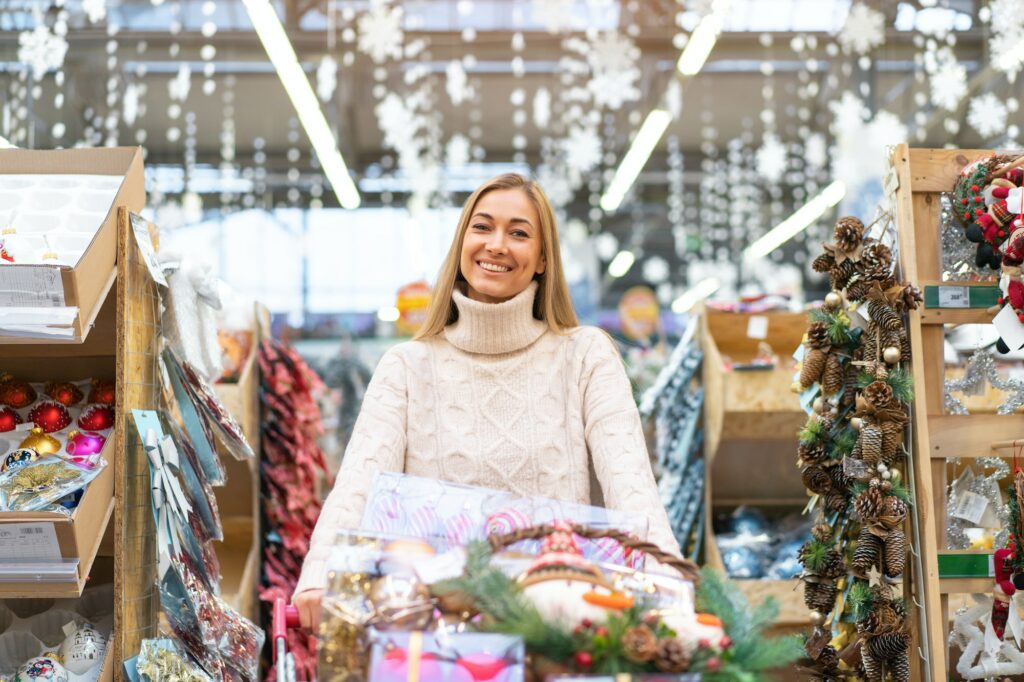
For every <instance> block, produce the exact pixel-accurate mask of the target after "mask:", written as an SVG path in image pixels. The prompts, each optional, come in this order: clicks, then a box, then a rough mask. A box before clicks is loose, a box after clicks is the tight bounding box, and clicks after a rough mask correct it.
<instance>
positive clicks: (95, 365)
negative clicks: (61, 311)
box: [0, 296, 121, 598]
mask: <svg viewBox="0 0 1024 682" xmlns="http://www.w3.org/2000/svg"><path fill="white" fill-rule="evenodd" d="M115 307H116V306H115V300H114V297H113V296H111V297H110V299H109V301H108V302H107V305H105V306H104V307H103V308H104V310H103V312H102V313H101V315H102V316H103V317H106V316H109V315H111V314H112V311H113V310H114V309H115ZM100 340H101V335H97V337H96V339H95V340H92V341H90V342H89V343H86V344H83V345H82V346H60V345H49V346H21V347H18V346H8V347H6V348H4V349H3V350H0V364H2V365H3V367H4V370H5V371H8V372H10V373H12V374H13V375H15V376H16V377H18V378H20V379H25V380H27V381H34V382H35V381H47V380H52V379H66V380H79V379H85V378H101V379H110V378H113V376H114V369H115V360H114V355H113V352H114V349H113V347H112V346H106V347H97V342H98V341H100ZM14 349H17V350H18V351H19V354H26V355H22V356H20V357H19V356H18V355H16V354H14V353H10V352H8V351H9V350H14ZM83 349H87V350H88V351H89V352H90V353H96V354H88V355H78V354H76V353H77V352H79V351H81V350H83ZM29 352H32V353H33V355H31V356H27V353H29ZM117 447H118V443H117V438H116V437H115V436H114V432H111V434H110V437H109V438H108V439H107V442H106V444H105V446H104V448H103V457H104V459H106V460H107V467H106V468H105V469H104V470H103V471H102V472H101V473H100V474H99V476H97V477H96V478H95V479H94V480H93V481H92V482H91V483H90V484H89V486H88V487H87V488H86V489H85V493H84V494H83V495H82V500H81V502H79V504H78V507H77V508H76V509H75V511H74V513H73V514H72V516H71V517H70V518H68V517H66V516H64V515H62V514H57V513H50V512H0V529H2V528H3V526H4V525H7V524H53V529H54V531H55V534H56V537H57V543H58V545H59V547H60V554H61V557H62V558H65V559H78V566H77V569H76V571H75V574H74V577H73V579H70V580H68V581H67V582H38V581H30V582H28V581H27V582H3V581H2V580H0V598H19V597H61V598H63V597H76V596H79V595H81V593H82V589H83V588H84V587H85V583H86V580H87V579H88V577H89V573H90V571H91V569H92V565H93V561H94V559H95V558H96V555H97V553H98V551H99V547H100V543H101V541H102V540H103V535H104V532H105V531H106V528H107V525H108V523H109V522H110V519H111V517H112V516H113V512H114V478H115V470H116V469H117V462H116V458H117V457H119V456H121V453H120V452H118V451H117Z"/></svg>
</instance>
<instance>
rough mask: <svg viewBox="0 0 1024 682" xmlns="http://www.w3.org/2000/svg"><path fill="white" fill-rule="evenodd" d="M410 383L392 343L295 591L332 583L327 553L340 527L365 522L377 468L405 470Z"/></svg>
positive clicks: (365, 402) (376, 372)
mask: <svg viewBox="0 0 1024 682" xmlns="http://www.w3.org/2000/svg"><path fill="white" fill-rule="evenodd" d="M406 387H407V383H406V367H405V363H404V362H403V360H402V357H401V355H400V354H399V353H398V352H396V349H394V348H392V349H391V350H389V351H388V352H387V353H385V354H384V357H382V358H381V360H380V363H378V365H377V369H376V370H374V373H373V378H372V379H371V380H370V384H369V386H368V387H367V389H366V395H365V396H363V404H362V408H361V409H360V411H359V418H358V419H357V420H356V424H355V427H354V428H353V430H352V437H351V438H350V439H349V442H348V447H347V448H346V449H345V456H344V457H343V458H342V461H341V468H340V469H339V471H338V476H337V479H336V480H335V482H334V488H333V489H332V490H331V493H330V495H328V496H327V499H326V500H325V501H324V506H323V509H322V510H321V512H320V518H319V520H317V522H316V528H315V529H314V530H313V536H312V538H311V539H310V543H309V553H308V554H307V555H306V560H305V562H304V563H303V564H302V575H301V576H300V578H299V582H298V584H297V585H296V587H295V594H299V593H300V592H303V591H305V590H311V589H321V588H324V587H326V585H327V559H328V556H329V555H330V552H331V547H332V546H333V545H334V537H335V533H336V532H337V531H339V530H342V529H345V528H358V527H359V523H360V521H361V520H362V515H363V508H364V507H365V506H366V498H367V496H368V494H369V492H370V486H371V484H372V482H373V476H374V474H375V473H377V472H378V471H396V472H401V471H403V470H404V468H405V446H406V404H407V400H408V397H407V390H406Z"/></svg>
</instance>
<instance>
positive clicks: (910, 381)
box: [885, 366, 914, 403]
mask: <svg viewBox="0 0 1024 682" xmlns="http://www.w3.org/2000/svg"><path fill="white" fill-rule="evenodd" d="M885 383H887V384H889V387H890V388H891V389H892V395H893V397H894V398H896V400H898V401H900V402H901V403H909V402H910V401H911V400H913V399H914V377H913V375H912V374H911V373H910V372H908V371H907V370H906V368H905V367H902V366H896V367H893V368H892V369H891V370H889V376H887V377H886V378H885Z"/></svg>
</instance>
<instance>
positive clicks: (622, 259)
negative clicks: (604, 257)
mask: <svg viewBox="0 0 1024 682" xmlns="http://www.w3.org/2000/svg"><path fill="white" fill-rule="evenodd" d="M635 262H636V256H635V255H633V252H632V251H619V252H618V253H617V254H615V258H612V262H611V263H609V264H608V274H609V275H610V276H612V277H622V276H623V275H625V274H626V273H627V272H629V269H630V268H631V267H633V263H635Z"/></svg>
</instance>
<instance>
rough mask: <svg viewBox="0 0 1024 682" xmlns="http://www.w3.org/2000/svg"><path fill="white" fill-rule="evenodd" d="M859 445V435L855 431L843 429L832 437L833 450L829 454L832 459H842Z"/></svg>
mask: <svg viewBox="0 0 1024 682" xmlns="http://www.w3.org/2000/svg"><path fill="white" fill-rule="evenodd" d="M856 444H857V434H856V433H855V432H854V431H853V429H843V430H842V431H840V432H839V433H836V434H834V435H833V436H832V450H831V452H830V453H829V454H830V455H831V456H832V459H842V458H843V457H846V456H847V455H849V454H850V453H851V452H853V446H854V445H856Z"/></svg>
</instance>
